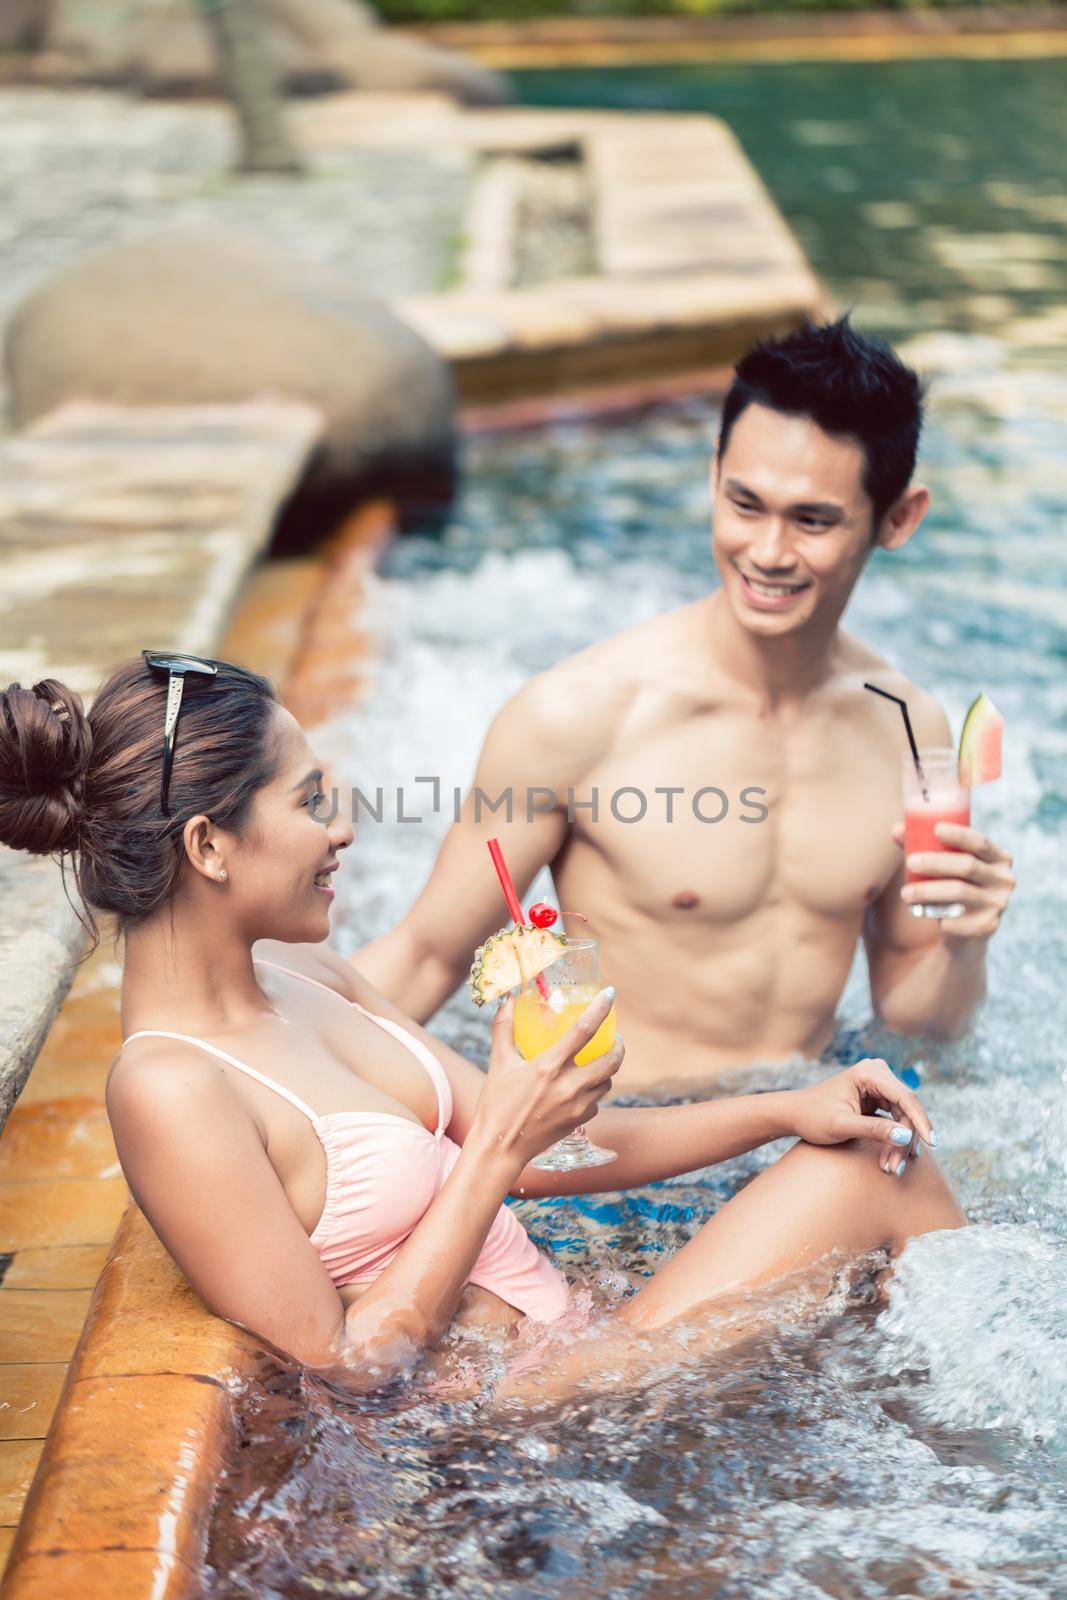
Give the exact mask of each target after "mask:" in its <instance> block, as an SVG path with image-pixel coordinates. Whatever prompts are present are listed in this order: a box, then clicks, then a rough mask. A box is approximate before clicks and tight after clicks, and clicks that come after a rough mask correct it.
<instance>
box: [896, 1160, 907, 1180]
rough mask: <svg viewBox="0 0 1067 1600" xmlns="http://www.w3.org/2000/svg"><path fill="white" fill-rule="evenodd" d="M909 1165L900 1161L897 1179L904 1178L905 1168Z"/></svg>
mask: <svg viewBox="0 0 1067 1600" xmlns="http://www.w3.org/2000/svg"><path fill="white" fill-rule="evenodd" d="M907 1164H908V1163H907V1162H906V1161H898V1163H897V1177H898V1178H902V1177H903V1176H904V1168H905V1167H906V1166H907Z"/></svg>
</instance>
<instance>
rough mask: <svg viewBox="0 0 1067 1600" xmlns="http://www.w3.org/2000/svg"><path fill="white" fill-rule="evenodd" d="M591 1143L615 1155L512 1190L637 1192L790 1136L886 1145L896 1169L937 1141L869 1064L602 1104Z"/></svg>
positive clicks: (885, 1073) (892, 1083)
mask: <svg viewBox="0 0 1067 1600" xmlns="http://www.w3.org/2000/svg"><path fill="white" fill-rule="evenodd" d="M877 1111H882V1112H888V1113H889V1116H888V1117H886V1116H876V1115H875V1114H874V1113H875V1112H877ZM595 1137H596V1142H597V1144H600V1145H606V1146H607V1148H608V1149H609V1150H615V1151H617V1152H618V1159H617V1160H615V1161H612V1162H610V1163H608V1164H606V1165H605V1166H602V1167H585V1168H579V1169H578V1170H577V1171H574V1172H542V1171H540V1170H539V1169H538V1168H536V1167H527V1168H526V1169H525V1170H524V1171H523V1172H522V1173H521V1174H520V1175H519V1179H518V1182H517V1183H516V1185H515V1187H514V1188H513V1190H512V1193H513V1194H516V1195H523V1196H526V1197H534V1198H536V1197H538V1196H544V1195H554V1194H595V1193H603V1192H605V1191H612V1190H616V1189H631V1188H640V1187H641V1185H642V1184H646V1183H654V1182H656V1181H657V1180H658V1179H661V1178H676V1177H678V1176H680V1175H681V1174H682V1173H683V1172H695V1171H697V1170H698V1169H699V1168H701V1167H710V1166H714V1165H715V1163H716V1162H718V1161H728V1160H729V1159H730V1157H731V1156H737V1155H742V1154H744V1152H745V1151H747V1150H755V1149H757V1148H758V1147H759V1146H760V1145H762V1144H768V1143H769V1142H770V1141H771V1140H772V1139H782V1138H790V1137H793V1138H800V1139H804V1140H806V1141H807V1142H808V1143H809V1144H844V1143H845V1142H846V1141H847V1140H849V1139H872V1140H875V1141H876V1142H878V1143H879V1144H881V1145H882V1146H883V1150H882V1159H881V1165H882V1168H883V1170H884V1171H886V1172H894V1173H895V1171H896V1167H897V1165H898V1163H899V1161H900V1159H901V1157H902V1156H907V1155H911V1156H913V1157H914V1156H916V1155H918V1151H919V1140H920V1139H923V1140H925V1141H926V1142H927V1143H931V1142H933V1143H936V1140H935V1139H934V1135H933V1129H932V1128H931V1126H930V1122H929V1119H928V1118H927V1116H926V1113H925V1111H924V1110H923V1108H922V1105H921V1103H920V1101H919V1099H918V1096H917V1095H915V1094H913V1093H912V1091H911V1090H910V1089H908V1088H906V1087H905V1085H904V1084H902V1083H901V1082H900V1080H899V1079H898V1078H896V1077H894V1075H893V1073H892V1072H891V1070H890V1068H889V1067H888V1066H887V1065H886V1063H885V1062H884V1061H880V1060H871V1059H867V1060H864V1061H859V1062H857V1063H856V1064H855V1066H852V1067H847V1068H846V1069H845V1070H844V1071H843V1072H837V1073H835V1074H834V1075H833V1076H832V1077H830V1078H826V1079H824V1080H823V1081H822V1083H815V1084H811V1085H810V1086H809V1087H807V1088H804V1089H782V1090H773V1091H769V1092H768V1093H765V1094H749V1095H735V1096H733V1097H731V1098H729V1099H723V1100H703V1101H700V1102H698V1103H697V1104H695V1105H687V1106H647V1107H645V1106H635V1107H633V1108H623V1107H621V1106H619V1107H615V1106H607V1107H605V1108H604V1109H602V1110H599V1111H598V1112H597V1118H596V1135H595Z"/></svg>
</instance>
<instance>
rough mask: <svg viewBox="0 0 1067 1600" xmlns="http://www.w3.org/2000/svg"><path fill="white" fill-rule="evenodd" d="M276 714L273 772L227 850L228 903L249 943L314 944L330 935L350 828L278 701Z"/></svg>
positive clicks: (323, 775)
mask: <svg viewBox="0 0 1067 1600" xmlns="http://www.w3.org/2000/svg"><path fill="white" fill-rule="evenodd" d="M274 719H275V720H274V729H273V734H274V738H275V739H276V751H277V762H278V765H277V772H276V775H275V777H274V778H273V779H272V780H271V782H270V783H268V784H266V785H264V787H263V788H262V789H260V790H259V792H258V793H257V795H256V798H255V801H254V803H253V806H252V814H251V817H250V819H249V824H248V827H247V828H246V829H245V831H244V834H243V835H242V837H241V838H240V839H236V838H232V839H231V840H230V841H229V842H228V844H227V847H226V851H225V864H226V872H227V879H228V883H227V887H228V889H229V892H230V893H229V898H230V904H231V906H232V909H233V910H235V911H236V912H237V915H238V918H239V920H240V923H241V927H242V931H243V932H244V934H245V935H246V936H247V937H248V939H249V940H250V941H252V942H254V941H255V940H256V939H281V940H284V941H285V942H286V943H289V944H299V943H315V942H318V941H320V940H322V939H325V938H326V937H327V936H328V935H329V932H330V906H331V904H332V902H333V896H334V889H333V884H334V882H335V873H334V870H333V869H335V868H336V866H337V864H338V858H339V855H340V852H341V851H342V850H344V849H346V848H347V846H348V845H350V844H351V843H352V838H353V829H352V824H351V822H350V821H349V820H348V818H347V817H345V816H344V815H342V814H341V813H340V811H339V809H338V807H339V796H338V795H337V794H336V793H335V792H334V791H333V788H332V785H331V781H330V779H329V777H328V775H327V774H326V773H325V772H324V771H323V770H322V763H321V762H320V761H318V760H317V759H316V757H315V754H314V752H313V750H312V749H311V747H310V745H309V744H308V741H307V738H306V736H305V734H304V731H303V729H302V728H301V726H300V724H299V723H298V722H297V720H296V718H295V717H294V716H292V714H291V713H290V712H288V711H286V710H285V709H284V707H281V706H279V707H277V709H276V711H275V713H274ZM335 812H336V813H337V814H336V815H335V814H334V813H335ZM324 885H325V886H326V887H323V886H324Z"/></svg>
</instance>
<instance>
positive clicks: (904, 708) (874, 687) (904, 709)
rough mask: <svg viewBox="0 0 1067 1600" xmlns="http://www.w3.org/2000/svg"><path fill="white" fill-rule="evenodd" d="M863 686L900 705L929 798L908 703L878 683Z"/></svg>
mask: <svg viewBox="0 0 1067 1600" xmlns="http://www.w3.org/2000/svg"><path fill="white" fill-rule="evenodd" d="M863 687H864V688H865V689H869V690H870V691H871V693H872V694H880V695H881V696H882V698H883V699H884V700H892V701H893V702H894V703H895V704H896V705H898V706H899V707H900V714H901V716H902V717H903V718H904V727H905V729H906V731H907V735H908V743H909V744H910V745H911V759H912V760H913V761H914V763H915V771H916V772H917V773H918V775H919V788H920V789H921V790H922V797H923V799H924V800H929V798H930V791H929V789H928V788H927V787H926V774H925V772H924V771H923V769H922V762H921V761H920V760H919V746H918V745H917V744H916V743H915V735H914V733H913V732H912V727H911V718H910V717H909V716H908V708H907V705H906V703H905V702H904V701H903V700H902V699H901V698H900V696H899V695H898V694H890V693H889V690H888V689H879V687H878V685H877V684H876V683H865V684H864V685H863Z"/></svg>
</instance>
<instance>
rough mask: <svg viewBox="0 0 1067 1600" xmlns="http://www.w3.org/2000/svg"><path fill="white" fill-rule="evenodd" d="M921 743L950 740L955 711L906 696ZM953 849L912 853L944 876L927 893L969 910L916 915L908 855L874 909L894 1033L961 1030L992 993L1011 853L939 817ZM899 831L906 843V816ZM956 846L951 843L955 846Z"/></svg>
mask: <svg viewBox="0 0 1067 1600" xmlns="http://www.w3.org/2000/svg"><path fill="white" fill-rule="evenodd" d="M908 700H909V704H910V705H911V708H912V720H913V722H914V724H915V731H916V735H917V739H918V743H919V744H920V746H922V745H934V746H936V745H951V743H952V734H951V731H950V728H949V723H948V718H947V717H946V716H945V713H944V711H943V710H942V708H941V707H940V706H939V705H938V704H937V702H936V701H934V700H932V699H931V698H930V696H928V695H921V694H918V693H917V692H915V691H913V693H912V694H910V695H909V696H908ZM937 833H938V836H939V837H940V838H941V839H942V841H943V842H944V844H945V846H946V848H945V849H944V850H941V851H930V852H926V853H924V854H923V855H922V856H921V857H915V858H913V859H912V860H911V863H910V864H911V866H912V868H913V870H914V871H917V872H922V873H924V874H928V875H929V876H930V877H931V878H934V879H936V880H937V883H936V888H935V889H934V890H930V889H929V888H928V886H925V885H924V887H923V890H922V893H923V896H924V898H926V899H929V898H931V896H933V897H934V898H939V899H942V900H945V901H952V900H956V901H962V903H963V904H964V905H965V906H966V907H967V910H966V913H965V915H964V916H961V917H958V918H951V919H948V918H946V919H941V920H933V919H931V920H922V919H918V918H915V917H913V916H911V914H910V912H909V910H908V905H909V901H910V897H911V891H909V889H908V888H907V885H906V883H905V867H906V865H908V863H907V862H905V860H904V859H903V858H902V859H901V862H900V865H899V867H898V869H897V871H896V872H895V873H894V874H893V878H892V880H891V881H890V883H889V885H888V887H887V888H886V889H885V890H884V892H883V893H882V894H881V895H880V897H879V898H878V900H876V901H875V903H874V905H873V906H871V908H870V909H869V911H868V912H867V916H866V920H865V923H864V929H863V941H864V945H865V946H866V950H867V965H868V969H869V972H870V984H871V1001H872V1003H873V1005H874V1010H875V1013H876V1015H877V1016H878V1017H880V1018H881V1020H882V1021H883V1022H884V1023H885V1024H886V1026H887V1027H889V1028H892V1029H893V1031H894V1032H896V1033H921V1034H930V1035H932V1036H933V1037H935V1038H939V1039H954V1038H958V1037H959V1036H960V1035H961V1034H962V1033H964V1032H965V1031H966V1029H967V1026H968V1024H969V1023H970V1021H971V1019H972V1017H973V1016H974V1013H975V1011H976V1010H977V1009H978V1006H979V1005H980V1004H981V1002H982V1000H983V999H984V997H985V993H986V946H987V945H988V943H989V940H990V938H991V937H992V935H993V934H994V933H995V932H996V930H997V928H998V926H999V924H1000V918H1001V915H1002V913H1003V911H1004V909H1005V907H1006V906H1007V904H1008V901H1009V899H1010V898H1011V892H1012V890H1013V888H1014V887H1015V879H1014V878H1013V877H1012V875H1011V870H1010V869H1011V857H1010V856H1009V855H1008V854H1007V853H1006V852H1005V851H1004V850H1002V849H1001V848H1000V846H999V845H996V844H994V843H993V842H992V840H990V839H988V838H986V836H985V835H984V834H981V833H979V831H978V830H977V829H975V828H965V827H962V826H960V825H958V824H955V823H951V822H944V823H938V825H937ZM893 839H894V841H895V842H896V843H897V844H898V845H901V846H902V845H903V843H904V827H903V824H902V823H898V824H897V825H896V826H895V827H894V829H893ZM950 847H951V848H950Z"/></svg>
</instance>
